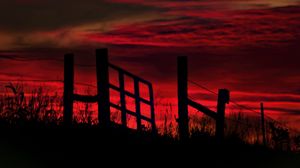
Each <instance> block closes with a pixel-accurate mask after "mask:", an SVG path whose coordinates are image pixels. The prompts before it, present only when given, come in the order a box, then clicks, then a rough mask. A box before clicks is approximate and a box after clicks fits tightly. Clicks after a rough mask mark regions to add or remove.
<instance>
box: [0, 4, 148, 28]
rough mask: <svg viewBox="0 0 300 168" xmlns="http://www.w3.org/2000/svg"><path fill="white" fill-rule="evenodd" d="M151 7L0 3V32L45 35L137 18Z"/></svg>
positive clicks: (136, 5)
mask: <svg viewBox="0 0 300 168" xmlns="http://www.w3.org/2000/svg"><path fill="white" fill-rule="evenodd" d="M152 10H153V8H152V7H146V6H141V5H138V4H116V3H110V2H109V1H104V0H89V1H82V0H59V1H58V0H44V1H35V0H34V1H17V0H11V1H1V2H0V20H1V22H0V30H2V31H10V32H24V31H45V30H54V29H58V28H62V27H71V26H77V25H81V24H84V23H94V22H108V21H111V20H118V19H120V20H121V19H124V18H126V17H129V16H134V15H135V16H138V15H140V14H142V13H145V12H147V11H152Z"/></svg>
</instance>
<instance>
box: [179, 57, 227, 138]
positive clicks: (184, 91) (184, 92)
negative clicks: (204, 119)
mask: <svg viewBox="0 0 300 168" xmlns="http://www.w3.org/2000/svg"><path fill="white" fill-rule="evenodd" d="M187 61H188V60H187V57H178V58H177V80H178V116H179V118H178V126H179V136H180V139H182V140H187V139H188V138H189V115H188V106H191V107H193V108H195V109H197V110H198V111H200V112H202V113H204V114H206V115H208V116H210V117H211V118H213V119H214V120H215V121H216V138H217V139H218V140H220V141H222V140H223V138H224V124H225V107H226V104H227V103H229V94H230V93H229V91H228V90H227V89H220V90H219V94H218V105H217V112H214V111H212V110H210V109H209V108H207V107H205V106H204V105H202V104H200V103H197V102H195V101H193V100H191V99H190V98H189V97H188V62H187Z"/></svg>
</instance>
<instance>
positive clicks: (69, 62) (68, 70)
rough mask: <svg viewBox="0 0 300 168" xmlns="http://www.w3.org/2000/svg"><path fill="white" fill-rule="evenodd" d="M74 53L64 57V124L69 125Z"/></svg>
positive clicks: (71, 118)
mask: <svg viewBox="0 0 300 168" xmlns="http://www.w3.org/2000/svg"><path fill="white" fill-rule="evenodd" d="M73 90H74V55H73V54H66V55H65V57H64V116H63V122H64V126H66V127H70V126H71V125H72V121H73Z"/></svg>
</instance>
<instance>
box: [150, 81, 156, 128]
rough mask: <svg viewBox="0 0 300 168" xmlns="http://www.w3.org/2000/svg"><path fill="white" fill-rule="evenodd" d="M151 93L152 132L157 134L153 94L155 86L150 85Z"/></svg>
mask: <svg viewBox="0 0 300 168" xmlns="http://www.w3.org/2000/svg"><path fill="white" fill-rule="evenodd" d="M149 95H150V106H151V125H152V133H154V134H156V133H157V129H156V124H155V109H154V96H153V87H152V85H151V84H150V85H149Z"/></svg>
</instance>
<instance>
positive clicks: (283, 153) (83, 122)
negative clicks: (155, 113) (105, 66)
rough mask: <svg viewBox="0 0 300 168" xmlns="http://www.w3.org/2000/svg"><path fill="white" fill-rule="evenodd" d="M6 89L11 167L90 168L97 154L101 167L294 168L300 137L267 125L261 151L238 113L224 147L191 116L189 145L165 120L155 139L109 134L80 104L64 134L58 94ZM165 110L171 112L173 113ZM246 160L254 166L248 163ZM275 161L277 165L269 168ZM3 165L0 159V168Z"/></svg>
mask: <svg viewBox="0 0 300 168" xmlns="http://www.w3.org/2000/svg"><path fill="white" fill-rule="evenodd" d="M5 87H6V92H5V93H3V95H2V96H1V97H0V132H1V137H2V138H1V139H0V141H1V142H0V144H2V145H3V146H4V147H3V148H2V153H1V152H0V155H3V156H6V157H5V158H8V159H7V160H8V161H7V162H8V163H7V164H8V165H9V164H10V165H14V164H12V163H14V162H15V161H14V159H12V158H15V159H17V160H18V162H20V163H23V164H22V165H23V166H24V165H29V166H28V167H60V166H61V167H70V166H72V167H90V166H91V165H90V164H95V163H96V164H97V162H95V161H96V160H97V157H96V156H99V157H100V154H101V155H104V157H102V161H104V162H105V161H106V162H107V160H106V159H108V158H109V156H114V157H113V158H115V159H128V160H130V159H132V157H135V159H136V160H139V161H146V158H152V162H154V163H158V162H157V161H158V160H160V161H163V162H164V163H166V162H170V163H169V164H170V165H172V161H170V159H171V160H173V159H175V160H176V159H177V160H176V161H177V162H183V161H184V160H190V161H189V164H190V163H196V164H197V163H198V164H211V165H212V167H214V166H213V165H215V166H222V165H231V166H238V165H241V164H243V165H245V163H243V162H248V163H247V164H248V165H253V166H261V165H267V166H270V165H272V166H274V167H276V166H278V165H280V164H276V163H278V162H280V163H286V164H287V165H285V166H287V167H288V164H298V162H297V160H298V155H297V154H296V152H297V151H298V150H299V149H300V138H299V137H300V136H299V135H291V134H290V132H289V130H287V129H285V128H283V127H281V126H280V125H276V123H272V122H270V123H268V124H267V128H266V129H267V133H268V134H267V140H268V146H267V147H264V146H263V145H262V144H261V136H260V135H261V132H260V131H261V129H260V125H259V120H257V119H256V118H253V117H249V116H246V115H244V114H243V113H242V112H240V113H232V114H231V115H230V116H229V117H228V118H227V121H226V128H225V132H226V140H225V142H224V143H223V144H219V143H218V142H217V141H216V139H215V138H214V136H213V135H214V130H215V129H214V125H215V124H214V121H213V120H212V119H210V118H209V117H206V116H197V115H191V116H190V121H191V122H190V139H189V141H187V142H185V143H184V144H182V142H181V141H179V139H178V135H177V129H178V128H177V124H174V123H173V122H171V121H169V120H170V119H169V118H168V117H167V116H165V117H164V122H163V124H162V125H161V126H159V128H158V129H159V130H160V131H159V132H160V133H159V134H158V135H154V134H152V133H151V130H150V129H148V128H147V127H145V128H144V130H142V131H136V130H134V129H126V128H123V127H122V126H121V125H119V124H116V123H115V124H112V127H111V128H110V129H104V128H101V127H99V126H98V123H97V121H96V120H94V119H93V116H92V109H91V108H90V106H89V105H88V104H84V107H85V108H84V109H83V110H79V111H78V112H77V115H76V117H74V121H73V127H72V128H69V129H67V128H64V127H63V123H62V121H63V120H62V117H63V116H62V114H63V102H62V100H63V99H62V97H61V96H59V95H58V94H57V93H54V94H53V93H52V94H49V93H48V92H46V91H45V89H43V88H42V87H39V88H38V89H33V91H32V92H31V93H30V94H26V93H25V92H24V87H23V86H22V85H21V84H16V85H13V84H12V83H10V84H8V85H6V86H5ZM168 110H169V113H171V112H172V108H171V107H170V108H169V109H168ZM114 118H115V120H118V119H116V118H117V117H112V119H113V120H114ZM233 121H235V122H236V121H238V122H239V123H246V124H244V125H241V124H237V123H235V122H233ZM8 147H9V148H8ZM117 152H119V154H118V155H117V156H116V155H115V154H116V153H117ZM147 152H149V153H147ZM153 152H155V154H154V155H152V154H151V153H153ZM7 153H10V154H9V155H7ZM94 153H96V154H95V155H94ZM129 153H130V154H129ZM192 153H196V154H195V155H193V154H192ZM139 154H140V155H139ZM10 155H11V157H9V156H10ZM196 156H197V159H196V160H193V159H195V157H196ZM53 158H55V159H53ZM153 158H156V160H155V159H154V160H153ZM163 158H164V160H161V159H163ZM249 158H251V159H252V160H253V162H249V160H248V159H249ZM274 158H280V159H279V160H276V159H275V162H273V161H272V160H274ZM290 159H292V161H290ZM92 160H93V161H92ZM128 160H127V161H126V163H128V162H129V161H128ZM150 160H151V159H150ZM216 160H217V161H218V162H216ZM2 161H3V162H2ZM4 162H6V161H4V160H1V159H0V164H2V163H3V164H4ZM99 164H100V163H98V165H99ZM101 164H102V163H101ZM101 164H100V165H101ZM173 164H174V163H173ZM15 167H19V166H18V165H15ZM25 167H26V166H25Z"/></svg>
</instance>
